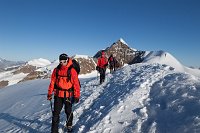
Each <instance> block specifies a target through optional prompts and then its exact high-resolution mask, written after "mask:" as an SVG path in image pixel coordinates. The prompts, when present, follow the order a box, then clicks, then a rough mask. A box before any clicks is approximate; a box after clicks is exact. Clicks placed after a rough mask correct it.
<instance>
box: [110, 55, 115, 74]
mask: <svg viewBox="0 0 200 133" xmlns="http://www.w3.org/2000/svg"><path fill="white" fill-rule="evenodd" d="M108 62H109V68H110V73H112V72H113V71H115V70H116V59H115V58H114V57H113V54H111V55H110V57H109V58H108Z"/></svg>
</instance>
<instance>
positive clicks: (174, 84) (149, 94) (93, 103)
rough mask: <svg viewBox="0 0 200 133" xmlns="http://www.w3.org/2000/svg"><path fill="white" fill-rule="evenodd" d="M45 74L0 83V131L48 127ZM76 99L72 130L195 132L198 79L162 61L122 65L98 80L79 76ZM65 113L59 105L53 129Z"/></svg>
mask: <svg viewBox="0 0 200 133" xmlns="http://www.w3.org/2000/svg"><path fill="white" fill-rule="evenodd" d="M48 85H49V80H34V81H28V82H25V83H20V84H16V85H13V86H9V87H6V88H3V89H0V132H3V133H49V132H50V129H51V117H52V112H51V108H50V102H49V101H47V100H46V95H47V88H48ZM81 85H82V87H81V100H80V103H78V104H75V105H74V106H73V110H74V123H73V127H74V132H75V133H87V132H89V133H154V132H156V133H195V132H196V133H198V132H200V124H199V123H200V111H199V110H200V80H199V78H198V77H196V76H193V75H191V74H187V73H181V72H177V71H175V70H174V68H172V67H170V66H167V65H160V64H156V63H155V64H147V63H141V64H135V65H128V66H125V67H124V68H122V69H121V70H118V71H116V72H115V73H113V74H107V75H106V81H105V82H104V83H103V84H102V85H99V78H88V79H85V78H84V77H82V78H81ZM65 121H66V116H65V114H64V111H63V110H62V113H61V118H60V127H59V132H60V133H62V132H63V127H64V124H65Z"/></svg>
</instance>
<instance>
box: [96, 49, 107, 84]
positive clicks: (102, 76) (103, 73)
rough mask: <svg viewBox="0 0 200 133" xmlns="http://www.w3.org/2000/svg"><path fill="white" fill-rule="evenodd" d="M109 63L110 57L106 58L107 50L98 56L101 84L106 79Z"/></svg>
mask: <svg viewBox="0 0 200 133" xmlns="http://www.w3.org/2000/svg"><path fill="white" fill-rule="evenodd" d="M107 65H108V59H107V58H106V55H105V52H104V51H102V52H101V57H100V58H98V63H97V69H98V71H99V73H100V84H102V83H103V82H104V81H105V76H106V67H107Z"/></svg>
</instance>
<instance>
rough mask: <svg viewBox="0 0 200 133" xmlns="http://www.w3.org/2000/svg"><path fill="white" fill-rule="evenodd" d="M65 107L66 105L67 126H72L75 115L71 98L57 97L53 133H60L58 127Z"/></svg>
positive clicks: (55, 99) (55, 98)
mask: <svg viewBox="0 0 200 133" xmlns="http://www.w3.org/2000/svg"><path fill="white" fill-rule="evenodd" d="M63 105H65V113H66V115H67V120H68V122H67V121H66V122H67V126H72V121H73V113H72V104H71V102H70V99H69V98H65V99H64V98H60V97H57V96H55V97H54V111H53V117H52V127H51V133H58V126H59V122H60V112H61V110H62V108H63Z"/></svg>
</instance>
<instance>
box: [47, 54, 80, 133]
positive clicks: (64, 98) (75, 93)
mask: <svg viewBox="0 0 200 133" xmlns="http://www.w3.org/2000/svg"><path fill="white" fill-rule="evenodd" d="M59 61H60V64H59V65H58V67H56V68H55V69H54V71H53V73H52V76H51V82H50V85H49V89H48V95H47V99H48V100H51V99H52V93H53V92H54V110H53V117H52V127H51V133H58V126H59V119H60V112H61V110H62V107H63V104H64V105H65V113H66V115H67V121H66V127H67V129H68V130H69V131H70V130H71V129H72V121H73V112H72V104H73V103H78V102H79V98H80V82H79V79H78V74H77V72H76V70H75V69H74V68H73V67H70V66H72V64H73V63H72V59H70V58H69V57H68V56H67V54H61V55H60V56H59ZM68 71H69V72H68ZM69 75H70V76H69Z"/></svg>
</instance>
